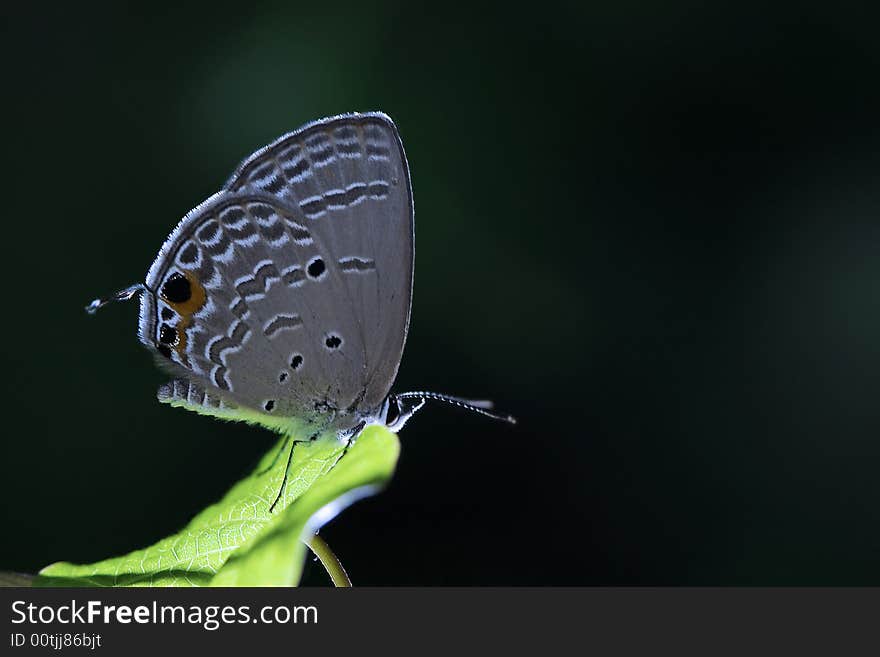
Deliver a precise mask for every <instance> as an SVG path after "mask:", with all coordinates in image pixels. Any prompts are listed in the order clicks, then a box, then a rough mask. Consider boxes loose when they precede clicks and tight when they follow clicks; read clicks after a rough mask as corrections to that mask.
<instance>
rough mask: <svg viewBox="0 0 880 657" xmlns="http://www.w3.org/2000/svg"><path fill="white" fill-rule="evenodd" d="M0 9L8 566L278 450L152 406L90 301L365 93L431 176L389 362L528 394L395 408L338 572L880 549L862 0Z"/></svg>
mask: <svg viewBox="0 0 880 657" xmlns="http://www.w3.org/2000/svg"><path fill="white" fill-rule="evenodd" d="M706 5H711V6H706ZM864 6H865V7H867V6H868V5H867V4H865V5H864ZM8 11H9V9H8V8H7V9H5V10H4V12H7V13H6V14H5V16H4V23H5V24H4V27H3V34H2V46H0V47H2V50H3V52H2V55H3V61H4V67H3V70H4V90H3V96H2V104H0V112H2V119H3V121H2V131H3V145H4V149H3V151H4V153H3V157H2V166H3V170H2V173H3V178H2V180H3V191H4V193H3V198H4V203H3V208H2V215H3V217H2V235H3V241H2V243H3V246H4V247H5V248H4V250H3V258H2V269H0V275H2V280H3V282H4V294H3V296H2V299H3V314H2V317H3V321H2V341H3V351H2V359H3V360H2V368H3V377H2V386H3V388H2V393H3V397H2V400H3V429H2V435H3V438H2V442H0V460H2V463H3V465H4V469H3V470H4V477H3V478H2V491H0V497H2V500H3V503H2V513H3V515H2V518H0V522H2V527H3V532H2V533H3V537H4V538H3V540H2V541H0V567H2V568H5V569H11V570H23V571H32V572H33V571H35V570H37V569H38V568H40V567H42V566H44V565H46V564H48V563H50V562H52V561H55V560H59V559H64V560H71V561H79V562H86V561H94V560H97V559H100V558H104V557H107V556H110V555H114V554H117V553H121V552H125V551H128V550H131V549H134V548H137V547H142V546H144V545H147V544H149V543H150V542H152V541H154V540H156V539H158V538H160V537H162V536H164V535H167V534H169V533H171V532H173V531H175V530H176V529H178V528H179V527H180V526H181V525H182V524H184V523H185V522H186V521H187V520H188V519H189V518H190V517H191V516H192V515H193V514H194V513H195V512H197V511H198V510H199V509H201V508H202V507H203V506H205V505H206V504H208V503H210V502H211V501H213V500H215V499H216V498H218V497H219V496H220V495H221V494H222V492H223V491H224V490H225V489H226V488H227V487H228V486H229V485H230V484H231V483H232V482H233V481H235V480H237V479H238V478H239V477H241V476H242V475H243V474H244V473H245V472H247V470H248V469H249V468H250V467H251V466H252V465H253V464H254V462H255V461H256V459H257V458H258V456H259V455H260V454H261V453H262V452H263V451H265V450H266V449H267V448H268V447H269V445H270V444H271V441H272V440H273V438H272V436H271V435H269V434H267V433H266V432H265V431H263V430H260V429H257V428H252V427H246V426H243V425H237V424H224V423H220V422H216V421H213V420H211V419H209V418H204V417H199V416H197V415H195V414H191V413H187V412H185V411H181V410H177V409H171V408H168V407H165V406H163V405H160V404H159V403H158V402H157V401H156V399H155V390H156V387H157V386H158V384H160V383H161V382H162V381H163V377H162V375H161V373H160V372H158V371H157V370H156V369H155V368H154V367H153V365H152V363H151V359H150V357H149V356H148V354H147V353H146V352H145V351H144V350H143V349H142V347H141V346H140V345H139V344H138V342H137V339H136V337H135V328H136V314H137V309H136V307H135V305H128V306H122V305H120V306H116V307H113V308H109V309H107V310H106V311H103V312H102V313H101V314H100V315H99V316H97V317H94V318H91V317H87V316H86V315H85V313H84V312H83V306H84V305H85V304H86V303H87V302H88V301H89V300H90V299H92V298H93V297H94V296H96V295H98V294H105V293H107V292H110V291H113V290H115V289H118V288H120V287H123V286H125V285H128V284H130V283H133V282H136V281H139V280H141V279H142V277H143V276H144V274H145V272H146V270H147V268H148V266H149V264H150V262H151V261H152V259H153V257H154V256H155V253H156V251H157V250H158V248H159V246H160V244H161V243H162V241H163V239H164V238H165V236H166V234H167V233H168V232H169V231H170V230H171V228H172V227H173V226H174V225H175V223H176V222H177V220H178V219H179V218H180V217H181V216H182V215H183V214H184V213H185V212H186V211H187V210H189V209H190V208H191V207H193V206H194V205H196V204H197V203H199V202H200V201H201V200H203V199H204V198H206V197H207V196H209V195H210V194H211V193H213V192H214V191H216V189H217V188H219V186H220V185H221V184H222V182H223V181H224V180H225V178H226V176H227V175H228V174H229V173H230V172H231V170H232V168H233V167H234V166H235V164H237V162H238V161H239V160H240V159H241V158H242V157H244V156H245V155H247V154H248V153H250V152H251V151H252V150H254V149H256V148H257V147H259V146H261V145H262V144H264V143H266V142H268V141H270V140H271V139H273V138H274V137H276V136H278V135H279V134H281V133H283V132H286V131H289V130H291V129H293V128H296V127H297V126H299V125H300V124H302V123H304V122H306V121H308V120H311V119H314V118H317V117H319V116H323V115H327V114H335V113H339V112H343V111H350V110H368V109H381V110H383V111H385V112H388V113H389V114H390V115H391V116H392V117H394V119H395V120H396V122H397V123H398V126H399V128H400V131H401V134H402V136H403V140H404V143H405V145H406V148H407V154H408V156H409V161H410V167H411V170H412V176H413V185H414V190H415V200H416V233H417V249H416V251H417V256H416V289H415V298H414V305H413V321H412V327H411V331H410V336H409V341H408V346H407V350H406V354H405V356H404V360H403V364H402V366H401V370H400V375H399V378H398V384H397V389H399V390H405V389H423V388H425V389H433V390H440V391H446V392H451V393H455V394H461V395H467V396H477V397H483V396H485V397H490V398H494V399H495V400H496V401H497V402H498V403H499V405H500V406H501V407H502V408H503V409H505V410H510V411H511V412H514V413H515V414H516V415H517V416H518V417H519V418H520V420H521V422H520V425H519V426H518V427H516V428H514V429H512V430H511V429H509V428H508V427H506V426H503V425H499V424H493V423H490V422H488V421H485V420H484V419H482V418H479V417H477V416H468V415H462V414H459V413H456V412H455V411H454V410H452V409H447V408H442V407H434V408H431V409H430V410H427V411H424V412H423V413H422V414H421V415H419V416H418V417H417V418H416V419H415V420H414V421H413V422H412V423H411V424H410V425H408V426H407V428H406V430H405V431H404V432H402V434H401V438H402V441H403V452H402V456H401V460H400V464H399V469H398V472H397V474H396V476H395V479H394V481H393V483H392V485H391V487H390V488H389V489H388V490H387V491H386V492H385V493H383V494H382V495H380V496H379V497H376V498H373V499H370V500H367V501H365V502H361V503H359V504H358V505H356V506H355V507H353V508H351V509H349V510H348V511H346V512H345V513H344V514H343V515H342V516H340V517H339V518H337V519H336V520H335V521H333V523H332V524H331V525H330V526H328V527H327V528H325V530H324V532H323V535H324V537H325V538H326V539H327V540H328V542H329V543H330V544H331V545H332V546H333V547H334V548H335V549H336V551H337V553H338V554H339V556H340V557H341V559H342V560H343V562H344V563H345V565H346V566H347V568H348V570H349V572H350V574H351V576H352V578H353V580H354V582H355V584H389V585H393V584H476V585H482V584H512V585H516V584H868V583H873V584H877V583H880V560H878V559H877V556H878V550H880V524H878V501H880V483H878V480H877V477H876V469H877V463H878V457H880V442H878V429H880V410H878V404H877V401H876V399H877V387H878V383H880V341H878V333H880V331H878V329H880V296H878V294H877V287H878V284H880V260H878V257H877V255H878V253H880V186H878V181H880V150H878V145H880V144H878V142H880V136H878V128H877V126H878V117H880V92H878V85H877V79H878V72H880V67H878V64H880V40H878V39H877V37H876V25H877V22H876V18H877V17H876V16H875V15H874V14H873V13H872V12H870V11H868V10H865V9H863V8H862V7H860V6H858V5H847V4H846V3H840V2H838V3H824V4H821V5H816V6H814V7H813V6H810V5H805V4H804V3H770V4H768V3H756V4H750V3H743V2H737V3H731V4H730V5H729V6H728V5H726V4H724V3H693V4H688V3H682V2H678V3H640V2H614V3H610V2H609V3H604V4H600V5H591V6H586V5H585V4H584V3H577V2H572V3H553V2H542V3H539V4H537V5H535V4H523V5H517V4H516V3H505V4H497V5H481V4H479V3H468V4H467V5H465V6H453V5H442V6H434V7H432V8H430V9H422V8H419V7H417V6H416V5H415V4H413V3H408V2H401V3H383V4H376V3H358V4H346V3H339V2H334V3H293V2H275V3H268V2H249V3H234V4H228V5H223V4H222V3H217V2H214V3H205V4H203V5H201V6H198V5H196V4H189V5H186V6H175V7H174V8H173V9H167V10H163V9H161V8H159V7H158V6H157V5H156V4H155V3H154V4H150V5H147V6H144V7H142V8H141V9H140V10H131V9H124V8H122V7H121V6H117V5H113V6H107V7H98V6H97V5H89V6H81V5H80V3H76V4H74V5H70V6H69V7H67V8H63V9H60V8H59V9H56V8H51V7H48V6H43V5H41V6H39V7H38V8H34V9H33V11H32V12H31V13H28V11H27V10H24V9H20V10H19V13H16V14H14V15H11V14H9V13H8ZM306 581H307V583H313V584H323V583H325V581H326V579H325V576H324V575H323V573H322V572H321V571H320V570H319V569H318V568H316V567H314V566H312V567H311V568H310V570H309V572H308V573H307V576H306Z"/></svg>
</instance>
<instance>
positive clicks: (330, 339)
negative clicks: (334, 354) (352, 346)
mask: <svg viewBox="0 0 880 657" xmlns="http://www.w3.org/2000/svg"><path fill="white" fill-rule="evenodd" d="M324 344H325V345H327V348H328V349H339V346H340V345H341V344H342V338H340V337H339V336H338V335H333V334H331V335H328V336H327V339H326V340H324Z"/></svg>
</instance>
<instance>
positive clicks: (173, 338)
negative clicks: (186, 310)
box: [159, 324, 177, 345]
mask: <svg viewBox="0 0 880 657" xmlns="http://www.w3.org/2000/svg"><path fill="white" fill-rule="evenodd" d="M159 342H161V343H162V344H171V345H173V344H177V329H175V328H174V327H173V326H169V325H168V324H162V326H160V327H159Z"/></svg>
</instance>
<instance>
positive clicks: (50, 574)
mask: <svg viewBox="0 0 880 657" xmlns="http://www.w3.org/2000/svg"><path fill="white" fill-rule="evenodd" d="M284 443H285V440H284V439H282V440H280V441H279V443H278V444H277V445H276V446H275V447H273V448H272V450H270V452H269V453H267V454H266V455H265V456H264V457H263V459H262V460H261V462H260V464H259V465H258V466H257V467H256V469H255V470H254V472H253V473H252V474H251V475H250V476H249V477H247V478H245V479H243V480H242V481H240V482H238V483H237V484H236V485H235V486H233V487H232V488H231V489H230V490H229V492H227V493H226V495H225V496H224V497H223V499H221V500H220V501H219V502H217V503H216V504H213V505H211V506H209V507H208V508H206V509H204V510H203V511H202V512H201V513H199V514H198V515H197V516H196V517H195V518H193V519H192V520H191V521H190V522H189V524H188V525H187V526H186V527H184V528H183V529H182V530H181V531H180V532H178V533H177V534H174V535H173V536H169V537H167V538H165V539H162V540H161V541H159V542H158V543H156V544H154V545H152V546H150V547H148V548H145V549H142V550H136V551H134V552H131V553H130V554H127V555H125V556H121V557H115V558H112V559H106V560H104V561H99V562H97V563H93V564H88V565H74V564H70V563H65V562H60V563H55V564H52V565H50V566H47V567H46V568H44V569H43V570H42V571H40V575H39V577H38V578H37V581H36V582H35V585H36V586H205V585H216V586H236V585H246V586H269V585H278V586H293V585H296V584H297V583H298V582H299V578H300V575H301V572H302V567H303V563H304V561H305V551H306V549H307V548H306V547H305V545H304V544H303V542H302V541H303V539H304V538H307V537H308V536H311V535H312V534H314V532H316V531H317V529H318V528H319V527H320V526H321V525H322V524H324V523H325V522H327V521H328V520H330V518H332V517H333V516H334V515H336V513H338V512H339V511H340V510H342V509H343V508H344V507H345V506H347V505H348V504H350V503H351V502H353V501H354V500H356V499H359V498H360V497H363V496H365V495H368V494H371V493H373V492H375V491H376V490H378V489H379V488H381V487H382V486H383V485H384V484H385V483H387V481H388V480H389V479H390V478H391V475H392V474H393V472H394V467H395V465H396V463H397V456H398V453H399V451H400V443H399V442H398V440H397V436H396V435H395V434H393V433H391V432H390V431H388V430H387V429H385V428H384V427H379V426H370V427H367V428H366V429H365V430H364V431H363V432H361V434H360V436H359V437H358V439H357V441H356V442H355V444H354V445H353V446H352V447H350V448H349V449H348V452H347V453H345V456H344V457H343V452H344V448H343V446H342V445H340V444H339V442H338V441H337V440H335V438H333V437H331V436H326V437H322V438H319V439H318V440H315V441H313V442H303V443H296V445H295V446H294V455H293V460H292V462H291V465H290V471H289V475H288V481H287V486H286V487H285V491H284V494H283V495H282V499H281V500H279V502H278V504H277V505H276V506H275V511H274V512H273V513H270V512H269V506H270V505H271V504H272V501H273V500H274V499H275V496H276V494H277V493H278V490H279V488H280V487H281V482H282V480H283V477H284V469H285V467H286V466H287V455H288V450H289V446H288V447H287V448H284V449H282V446H283V444H284Z"/></svg>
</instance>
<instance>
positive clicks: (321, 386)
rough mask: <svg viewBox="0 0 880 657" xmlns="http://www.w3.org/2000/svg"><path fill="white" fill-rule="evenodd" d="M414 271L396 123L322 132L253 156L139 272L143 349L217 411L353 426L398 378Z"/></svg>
mask: <svg viewBox="0 0 880 657" xmlns="http://www.w3.org/2000/svg"><path fill="white" fill-rule="evenodd" d="M412 268H413V210H412V194H411V189H410V182H409V172H408V169H407V164H406V158H405V155H404V152H403V148H402V145H401V144H400V140H399V137H398V135H397V131H396V129H395V127H394V124H393V123H392V122H391V120H390V119H389V118H388V117H386V116H384V115H382V114H355V115H347V116H340V117H334V118H331V119H325V120H322V121H318V122H316V123H313V124H309V125H307V126H305V127H304V128H302V129H300V130H298V131H296V132H294V133H291V134H289V135H285V136H284V137H282V138H281V139H279V140H277V141H276V142H273V143H272V144H270V145H269V146H267V147H265V148H263V149H261V150H260V151H258V152H256V153H254V154H253V155H252V156H250V157H249V158H247V159H246V160H245V161H244V162H243V163H242V164H241V165H240V166H239V168H238V170H237V171H236V173H235V174H233V176H232V177H231V178H230V179H229V181H228V182H227V183H226V186H225V187H224V189H223V190H222V191H221V192H219V193H218V194H216V195H215V196H213V197H212V198H211V199H208V201H206V202H205V203H203V204H202V205H200V206H199V207H197V208H196V209H195V210H193V211H192V212H190V213H189V214H188V215H187V216H186V217H185V218H184V219H183V220H182V221H181V223H180V224H179V225H178V227H177V228H176V229H175V231H174V232H173V233H172V234H171V236H170V237H169V238H168V240H167V241H166V243H165V245H164V246H163V247H162V250H161V251H160V253H159V256H158V258H157V259H156V261H155V262H154V264H153V266H152V267H151V269H150V272H149V274H148V277H147V288H148V292H147V293H146V294H144V295H142V307H141V322H140V331H139V332H140V337H141V340H142V341H143V342H145V343H146V344H147V345H148V346H150V347H151V348H153V349H155V350H156V351H157V352H158V353H159V354H160V358H161V359H163V360H164V361H165V362H167V363H168V364H169V366H170V367H171V368H172V370H173V371H174V372H175V373H177V374H179V375H182V376H183V377H184V378H186V379H188V380H189V381H190V382H191V383H194V384H196V385H197V386H198V387H200V388H204V389H205V390H206V391H207V392H208V393H210V399H212V400H214V399H215V398H216V399H222V400H226V401H227V402H229V404H230V405H238V406H241V407H243V408H246V409H250V410H252V411H256V412H258V413H263V414H265V415H266V416H269V417H272V418H278V417H284V416H290V417H304V416H305V417H308V416H310V415H314V416H317V415H321V414H327V413H332V414H334V415H336V416H340V415H341V416H343V417H344V418H349V419H350V422H349V424H351V425H354V424H356V422H357V418H358V417H359V416H360V415H363V414H369V413H371V412H374V411H375V410H376V409H377V407H378V406H379V405H380V404H381V403H382V401H383V400H384V398H385V397H386V396H387V394H388V391H389V389H390V387H391V385H392V383H393V381H394V378H395V376H396V373H397V368H398V365H399V363H400V358H401V355H402V351H403V345H404V342H405V340H406V332H407V328H408V324H409V309H410V301H411V296H412V270H413V269H412ZM178 388H180V386H178ZM181 389H182V388H181ZM167 390H174V387H173V386H172V387H171V388H167V387H166V392H167ZM204 397H205V398H206V399H207V398H209V395H208V394H207V393H206V394H205V395H204ZM164 400H166V401H167V400H169V397H168V395H167V394H166V395H165V399H164ZM190 404H191V405H192V402H190ZM206 412H210V410H208V411H206ZM268 424H273V422H269V423H268Z"/></svg>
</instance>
